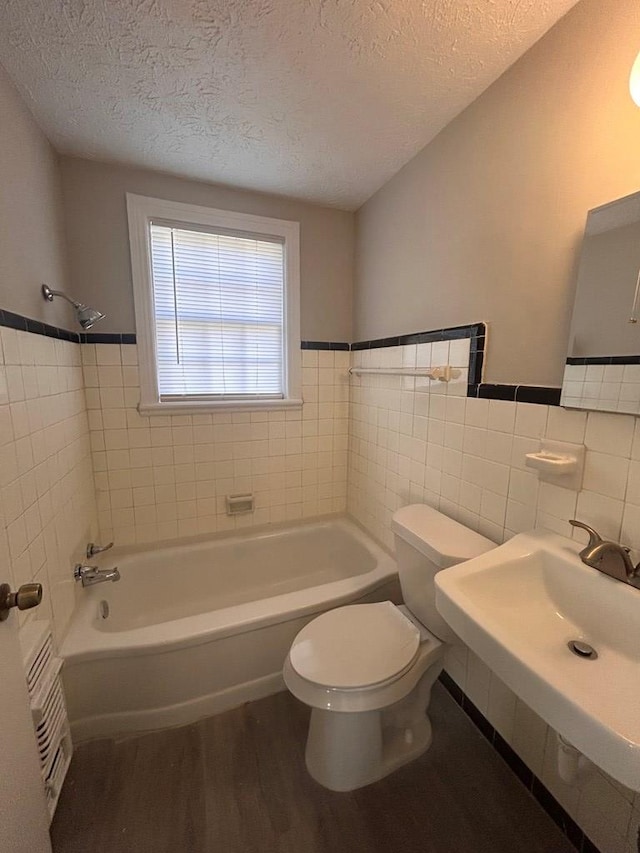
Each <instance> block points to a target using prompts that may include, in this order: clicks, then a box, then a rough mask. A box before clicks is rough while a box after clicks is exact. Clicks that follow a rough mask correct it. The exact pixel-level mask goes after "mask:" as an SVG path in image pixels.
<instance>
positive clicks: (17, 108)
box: [0, 66, 72, 327]
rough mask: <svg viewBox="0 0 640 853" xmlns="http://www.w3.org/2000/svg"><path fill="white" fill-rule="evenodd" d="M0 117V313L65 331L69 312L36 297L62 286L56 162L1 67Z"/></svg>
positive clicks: (63, 264) (63, 271)
mask: <svg viewBox="0 0 640 853" xmlns="http://www.w3.org/2000/svg"><path fill="white" fill-rule="evenodd" d="M0 116H2V130H1V132H0V309H2V308H4V309H6V310H9V311H14V312H15V313H17V314H24V315H25V316H27V317H32V318H34V319H36V320H44V321H46V322H49V323H52V324H54V325H59V326H68V327H70V323H71V319H72V314H71V309H70V307H69V306H66V305H65V304H64V303H63V302H62V300H58V301H57V302H55V303H53V304H51V305H49V304H48V303H46V302H45V301H44V300H43V299H42V296H41V294H40V285H41V284H42V283H43V282H45V283H47V284H48V285H49V286H50V287H52V288H54V289H57V290H64V289H65V284H66V259H65V249H64V223H63V216H62V195H61V186H60V175H59V171H58V162H57V156H56V154H55V152H54V150H53V148H52V147H51V146H50V145H49V142H48V141H47V139H46V138H45V136H44V135H43V133H42V132H41V131H40V129H39V128H38V126H37V125H36V123H35V121H34V119H33V117H32V116H31V113H30V112H29V111H28V109H27V107H26V105H25V104H24V102H23V101H22V100H21V98H20V96H19V95H18V93H17V91H16V90H15V88H14V87H13V83H11V81H10V80H9V78H8V77H7V75H6V73H5V71H4V69H3V68H2V66H0Z"/></svg>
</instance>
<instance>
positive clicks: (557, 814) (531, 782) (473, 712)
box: [439, 670, 599, 853]
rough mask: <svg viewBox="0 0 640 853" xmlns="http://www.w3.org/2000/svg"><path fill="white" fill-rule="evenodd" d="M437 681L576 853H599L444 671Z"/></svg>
mask: <svg viewBox="0 0 640 853" xmlns="http://www.w3.org/2000/svg"><path fill="white" fill-rule="evenodd" d="M439 681H440V683H441V684H442V685H443V687H444V688H445V689H446V690H447V691H448V692H449V693H450V695H451V696H452V697H453V699H454V700H455V702H456V703H457V704H458V705H459V706H460V707H461V708H462V710H463V711H464V712H465V713H466V714H467V716H468V717H469V718H470V719H471V720H472V722H473V723H475V725H476V726H477V728H478V729H479V730H480V732H481V733H482V734H483V735H484V737H485V738H486V739H487V740H488V741H489V743H490V744H491V745H492V746H493V748H494V749H495V751H496V752H497V753H498V754H499V755H500V756H501V758H502V759H503V760H504V761H505V763H506V764H507V765H508V766H509V768H510V769H511V771H512V772H513V773H514V774H515V775H516V776H517V777H518V779H519V780H520V781H521V782H522V784H523V785H524V786H525V788H526V789H527V790H528V791H529V793H530V794H531V795H532V796H533V797H534V798H535V799H536V800H537V801H538V803H539V804H540V805H541V806H542V808H543V809H544V810H545V811H546V813H547V814H548V815H549V817H550V818H551V819H552V820H553V822H554V823H555V824H557V826H558V827H559V828H560V829H561V830H562V832H563V833H564V834H565V835H566V837H567V838H568V839H569V841H570V842H571V843H572V844H573V846H574V847H575V848H576V850H578V851H579V853H599V851H598V848H597V847H596V846H595V844H594V843H593V842H592V841H591V840H590V839H589V838H587V836H586V835H585V834H584V832H583V831H582V830H581V829H580V827H579V826H578V824H577V823H576V822H575V820H574V819H573V818H572V817H571V815H569V814H568V812H566V811H565V810H564V808H563V807H562V806H561V805H560V803H559V802H558V801H557V800H556V798H555V797H554V796H553V794H551V793H550V792H549V791H548V790H547V789H546V788H545V786H544V785H543V784H542V782H541V781H540V780H539V779H538V777H537V776H536V775H535V774H534V773H533V772H532V771H531V770H529V768H528V767H527V765H526V764H525V763H524V761H523V760H522V759H521V758H520V756H519V755H518V754H517V753H516V752H515V751H514V750H513V749H512V748H511V746H509V744H508V743H507V742H506V740H505V739H504V738H503V737H502V736H501V735H500V733H499V732H497V731H496V730H495V729H494V728H493V726H492V725H491V723H490V722H489V720H487V718H486V717H485V716H484V715H483V714H482V712H481V711H479V710H478V708H476V706H475V705H474V704H473V702H472V701H471V700H470V699H469V697H468V696H467V695H466V694H465V693H464V692H463V691H462V690H461V688H460V687H458V685H457V684H456V683H455V681H454V680H453V678H451V676H450V675H449V674H448V673H447V672H445V671H444V670H443V671H442V672H441V673H440V676H439Z"/></svg>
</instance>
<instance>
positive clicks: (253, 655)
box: [61, 519, 399, 741]
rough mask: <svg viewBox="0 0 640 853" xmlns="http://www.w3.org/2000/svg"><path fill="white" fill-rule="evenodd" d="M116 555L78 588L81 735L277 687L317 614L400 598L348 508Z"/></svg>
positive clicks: (66, 673) (224, 704) (70, 641)
mask: <svg viewBox="0 0 640 853" xmlns="http://www.w3.org/2000/svg"><path fill="white" fill-rule="evenodd" d="M116 564H117V565H118V566H119V568H120V574H121V578H122V579H121V580H120V581H119V582H118V583H102V584H97V585H95V586H92V587H88V588H86V589H84V590H82V592H81V596H80V597H81V599H82V603H81V604H80V606H79V607H78V609H77V611H76V613H75V614H74V617H73V620H72V623H71V627H70V629H69V633H68V634H67V637H66V638H65V640H64V642H63V644H62V649H61V653H62V656H63V658H64V660H65V666H64V669H63V678H64V685H65V691H66V696H67V703H68V708H69V717H70V720H71V728H72V733H73V736H74V739H75V740H76V741H78V740H86V739H89V738H94V737H103V736H107V735H118V734H123V733H126V732H134V731H146V730H149V729H156V728H162V727H165V726H174V725H183V724H185V723H188V722H193V721H194V720H196V719H199V718H200V717H204V716H208V715H210V714H215V713H218V712H220V711H223V710H226V709H228V708H232V707H235V706H237V705H239V704H241V703H242V702H246V701H248V700H250V699H257V698H260V697H262V696H266V695H269V694H270V693H275V692H277V691H278V690H281V689H283V682H282V675H281V671H282V665H283V663H284V659H285V657H286V654H287V652H288V650H289V646H290V645H291V641H292V640H293V638H294V636H295V635H296V634H297V633H298V631H299V630H300V629H301V628H302V627H303V626H304V625H305V624H306V623H307V622H308V621H309V620H310V619H312V618H313V617H314V616H316V615H317V614H318V613H321V612H323V611H325V610H328V609H330V608H332V607H336V606H338V605H340V604H344V603H346V602H355V601H381V600H384V599H387V598H389V599H391V600H394V601H398V600H399V588H398V583H397V574H396V564H395V562H394V560H393V559H392V558H391V557H390V556H389V555H388V554H387V553H385V552H384V551H383V550H382V549H381V548H379V547H378V546H377V545H376V544H375V543H374V542H373V541H372V540H371V539H370V538H369V537H368V536H366V534H364V533H363V532H362V531H361V530H360V529H359V528H358V527H356V526H355V525H354V524H353V523H352V522H350V521H348V520H346V519H330V520H326V521H320V522H315V523H310V524H304V525H297V526H291V527H286V528H279V529H270V530H268V531H266V532H265V531H261V532H255V533H250V532H248V533H244V534H241V535H237V534H235V535H233V536H226V537H224V538H213V539H208V540H206V541H197V542H191V543H188V544H183V543H181V544H178V545H173V546H171V547H161V548H156V549H154V550H141V549H140V548H136V549H131V550H129V551H123V550H120V551H119V552H118V551H117V550H116V549H114V550H113V551H111V552H109V553H108V554H106V555H104V556H103V557H102V558H101V565H103V566H105V567H110V566H113V565H116ZM105 602H106V606H105ZM107 608H108V611H109V615H108V617H107V618H103V616H102V613H103V612H104V611H105V609H107Z"/></svg>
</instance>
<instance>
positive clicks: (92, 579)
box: [73, 563, 120, 586]
mask: <svg viewBox="0 0 640 853" xmlns="http://www.w3.org/2000/svg"><path fill="white" fill-rule="evenodd" d="M73 577H74V579H75V580H77V581H80V582H81V583H82V586H93V585H94V584H96V583H104V582H105V581H113V582H114V583H115V582H116V581H119V580H120V572H119V571H118V567H117V566H116V567H115V568H113V569H99V568H98V567H97V566H83V565H82V563H78V564H77V565H76V567H75V568H74V570H73Z"/></svg>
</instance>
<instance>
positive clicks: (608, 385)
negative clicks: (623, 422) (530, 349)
mask: <svg viewBox="0 0 640 853" xmlns="http://www.w3.org/2000/svg"><path fill="white" fill-rule="evenodd" d="M562 405H563V406H571V407H573V408H580V407H586V408H589V409H600V410H604V411H607V412H632V413H634V414H637V413H639V412H640V364H567V365H565V368H564V377H563V380H562Z"/></svg>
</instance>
